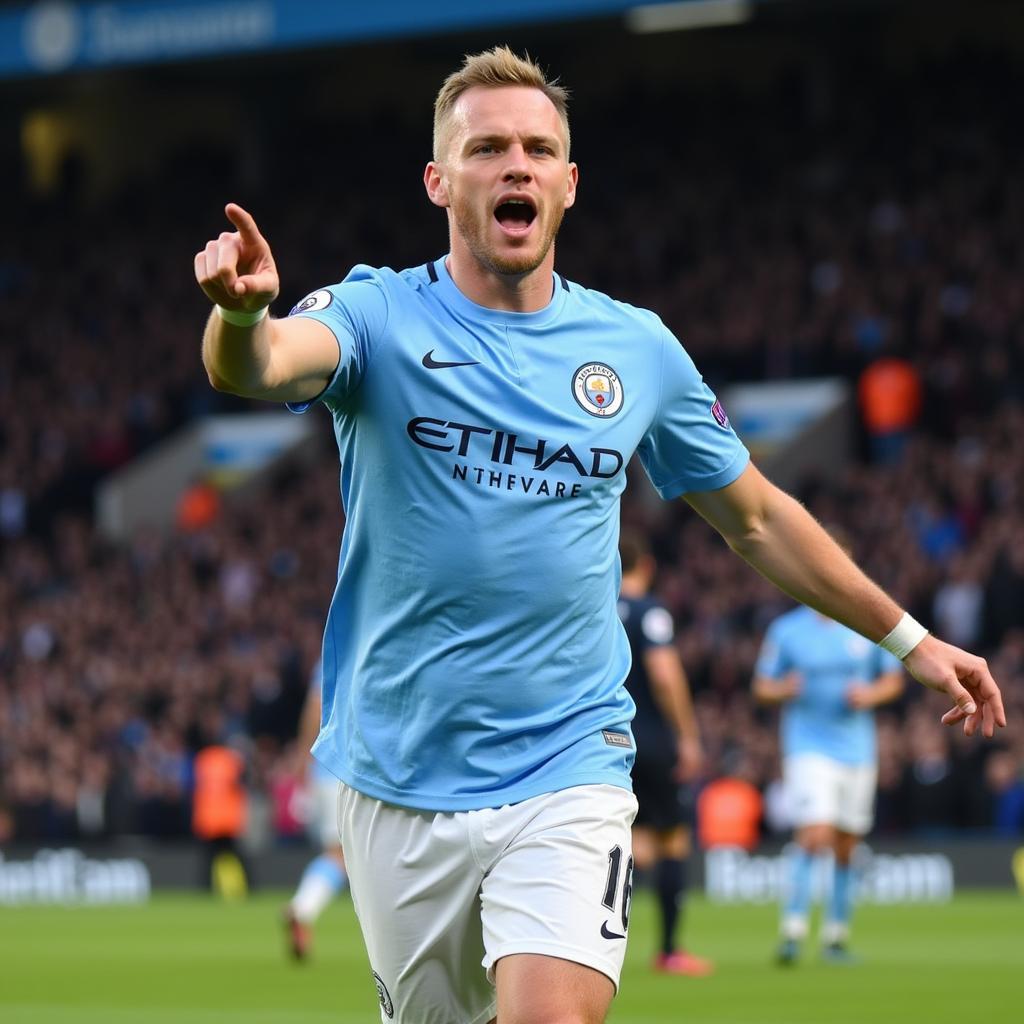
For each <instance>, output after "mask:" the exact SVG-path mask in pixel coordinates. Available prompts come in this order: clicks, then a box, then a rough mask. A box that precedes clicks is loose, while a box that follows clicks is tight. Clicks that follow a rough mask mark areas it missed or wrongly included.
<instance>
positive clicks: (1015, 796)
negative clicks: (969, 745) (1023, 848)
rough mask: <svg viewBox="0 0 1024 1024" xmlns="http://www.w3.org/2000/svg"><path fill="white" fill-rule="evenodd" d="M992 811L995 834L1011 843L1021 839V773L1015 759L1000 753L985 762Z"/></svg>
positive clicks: (1023, 800)
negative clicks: (1009, 840) (991, 797)
mask: <svg viewBox="0 0 1024 1024" xmlns="http://www.w3.org/2000/svg"><path fill="white" fill-rule="evenodd" d="M986 781H987V782H988V786H989V789H990V790H991V792H992V795H993V798H994V803H995V808H994V812H993V816H992V820H993V824H994V825H995V829H996V832H998V833H999V834H1000V835H1003V836H1006V837H1007V838H1008V839H1015V838H1019V837H1021V836H1024V771H1022V769H1021V764H1020V761H1019V759H1018V758H1016V757H1014V755H1013V754H1012V753H1011V752H1010V751H1008V750H1000V751H997V752H996V753H994V754H993V755H992V756H991V757H990V758H989V759H988V765H987V779H986Z"/></svg>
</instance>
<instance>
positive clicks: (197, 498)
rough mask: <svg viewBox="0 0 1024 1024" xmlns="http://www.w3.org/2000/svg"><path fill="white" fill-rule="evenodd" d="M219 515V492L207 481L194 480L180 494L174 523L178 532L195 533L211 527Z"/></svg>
mask: <svg viewBox="0 0 1024 1024" xmlns="http://www.w3.org/2000/svg"><path fill="white" fill-rule="evenodd" d="M219 514H220V491H218V490H217V488H216V487H214V486H213V484H211V483H210V482H209V481H208V480H203V479H200V480H194V481H193V482H192V483H191V484H189V486H188V487H186V488H185V490H184V491H182V493H181V497H180V498H179V499H178V507H177V508H176V509H175V515H174V521H175V525H176V526H177V527H178V529H179V530H183V531H185V532H186V533H196V532H198V531H199V530H204V529H206V527H208V526H211V525H212V524H213V521H214V520H215V519H216V518H217V516H218V515H219Z"/></svg>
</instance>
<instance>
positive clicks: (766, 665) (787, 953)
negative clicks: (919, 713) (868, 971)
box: [754, 608, 903, 964]
mask: <svg viewBox="0 0 1024 1024" xmlns="http://www.w3.org/2000/svg"><path fill="white" fill-rule="evenodd" d="M902 692H903V666H902V665H901V664H900V662H899V659H897V658H895V657H894V656H893V655H892V654H889V653H888V652H886V651H884V650H882V649H881V648H879V647H876V646H875V645H874V644H871V643H869V642H868V641H867V640H865V639H864V638H863V637H862V636H859V635H858V634H857V633H854V632H853V631H852V630H850V629H847V628H846V626H841V625H840V624H839V623H838V622H833V621H832V620H831V619H828V618H826V617H825V616H823V615H819V614H818V613H817V612H815V611H812V610H811V609H810V608H797V609H796V610H794V611H791V612H788V613H787V614H785V615H783V616H781V617H780V618H778V619H776V620H775V621H774V622H773V623H772V624H771V626H770V627H769V628H768V632H767V634H766V636H765V640H764V645H763V647H762V649H761V654H760V656H759V658H758V661H757V668H756V672H755V675H754V695H755V696H756V697H757V698H758V700H760V701H763V702H764V703H766V704H781V705H783V711H782V744H781V745H782V757H783V776H784V782H785V787H786V792H787V796H788V798H789V802H790V807H791V811H792V814H793V819H794V824H795V825H796V828H797V833H796V851H795V854H794V856H793V859H792V861H791V865H790V879H789V892H788V894H787V898H786V902H785V906H784V908H783V915H782V923H781V932H782V938H781V942H780V945H779V950H778V954H777V959H778V961H779V963H781V964H791V963H793V962H795V961H796V959H797V957H798V955H799V951H800V943H801V942H802V941H803V940H804V939H805V938H806V937H807V932H808V917H809V914H810V905H811V885H812V877H813V868H814V861H815V858H816V857H817V856H818V855H820V854H823V853H826V852H829V851H830V852H832V854H833V855H834V858H835V861H834V868H833V873H832V891H831V894H830V898H829V901H828V906H827V911H826V916H825V920H824V921H823V924H822V929H821V938H822V951H823V955H824V956H825V958H826V959H829V960H832V961H836V962H848V961H849V960H850V959H851V958H850V954H849V951H848V949H847V940H848V938H849V931H850V916H851V911H852V906H853V877H852V868H851V865H850V861H851V857H852V855H853V851H854V848H855V846H856V845H857V842H858V840H859V839H860V838H861V837H862V836H864V835H866V834H867V833H868V832H869V831H870V830H871V823H872V819H873V815H874V799H875V782H876V779H877V775H878V765H877V750H876V738H875V723H874V715H873V713H872V712H873V709H874V708H876V707H878V706H879V705H880V704H885V703H887V702H889V701H892V700H895V699H896V698H897V697H899V696H900V694H901V693H902Z"/></svg>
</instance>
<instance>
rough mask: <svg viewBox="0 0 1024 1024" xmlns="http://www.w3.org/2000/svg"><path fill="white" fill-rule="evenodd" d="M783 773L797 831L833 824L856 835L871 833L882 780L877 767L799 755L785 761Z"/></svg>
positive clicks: (813, 755)
mask: <svg viewBox="0 0 1024 1024" xmlns="http://www.w3.org/2000/svg"><path fill="white" fill-rule="evenodd" d="M782 774H783V778H784V781H785V784H786V796H787V800H788V803H789V811H790V815H791V817H792V820H793V824H794V825H795V826H796V827H797V828H800V827H802V826H804V825H832V826H833V827H834V828H837V829H839V830H840V831H842V832H849V833H851V834H852V835H855V836H863V835H867V833H868V832H870V831H871V824H872V822H873V821H874V808H875V785H876V783H877V781H878V768H877V766H876V765H875V764H844V763H843V762H842V761H836V760H834V759H833V758H831V757H825V756H824V755H823V754H796V755H794V756H793V757H787V758H786V759H785V760H784V761H783V765H782Z"/></svg>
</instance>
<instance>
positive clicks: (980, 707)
mask: <svg viewBox="0 0 1024 1024" xmlns="http://www.w3.org/2000/svg"><path fill="white" fill-rule="evenodd" d="M686 500H687V501H688V502H689V503H690V504H691V505H692V506H693V507H694V508H695V509H696V510H697V512H699V513H700V515H701V516H702V517H703V518H704V519H706V520H707V521H708V522H709V523H710V524H711V525H712V526H713V527H714V528H715V529H716V530H718V532H719V533H720V534H721V535H722V536H723V537H724V538H725V540H726V542H727V543H728V544H729V546H730V547H731V548H732V549H733V550H734V551H735V552H736V553H737V554H739V555H741V556H742V557H743V558H744V559H745V560H746V561H747V562H749V563H750V564H751V565H752V566H753V567H754V568H755V569H757V571H758V572H760V573H761V574H762V575H763V576H765V577H766V578H767V579H769V580H771V582H772V583H774V584H775V585H776V586H777V587H779V588H780V589H781V590H784V591H785V592H786V593H787V594H789V595H790V596H791V597H794V598H795V599H796V600H797V601H800V602H802V603H803V604H806V605H809V606H810V607H811V608H814V609H815V610H817V611H819V612H821V613H822V614H824V615H827V616H828V617H829V618H832V619H835V620H836V621H837V622H842V623H843V624H844V625H846V626H849V627H850V628H851V629H854V630H856V631H857V632H858V633H860V634H861V635H862V636H865V637H867V638H868V639H869V640H873V641H875V642H876V643H877V642H878V641H879V640H881V639H882V638H883V637H885V636H887V635H888V634H889V633H890V632H891V631H892V629H893V627H895V626H896V624H897V622H899V621H900V619H901V618H902V615H903V610H902V609H901V608H900V607H899V605H897V604H896V602H895V601H893V599H892V598H891V597H889V595H888V594H886V593H885V592H884V591H883V590H882V589H881V588H880V587H879V586H877V584H875V583H873V582H872V581H871V580H869V579H868V577H867V576H865V575H864V573H863V572H861V570H860V569H858V568H857V566H856V565H855V564H854V563H853V562H852V561H851V560H850V558H848V557H847V555H846V554H845V553H844V552H843V551H842V549H841V548H840V547H839V545H838V544H836V543H835V541H833V540H832V538H831V537H830V536H829V535H828V533H826V532H825V530H824V529H823V528H822V527H821V526H820V525H819V523H818V522H817V521H816V520H815V519H814V517H813V516H812V515H811V514H810V513H809V512H808V511H807V510H806V509H805V508H804V507H803V506H802V505H801V504H800V503H799V502H798V501H796V499H795V498H792V497H791V496H790V495H788V494H786V493H785V492H784V491H781V490H779V488H778V487H776V486H775V485H774V484H772V483H770V482H769V481H768V480H766V479H765V478H764V477H763V476H762V475H761V473H760V472H759V471H758V470H757V469H756V468H755V467H754V466H753V465H750V466H748V467H747V468H746V469H745V470H744V471H743V473H742V474H740V476H739V477H738V478H737V479H736V480H735V481H734V482H733V483H731V484H729V485H728V486H727V487H722V488H720V489H719V490H717V491H707V492H702V493H691V494H687V495H686ZM903 661H904V664H905V665H906V668H907V671H909V672H910V674H911V675H912V676H914V678H915V679H917V680H918V681H919V682H921V683H923V684H924V685H925V686H928V687H930V688H931V689H933V690H938V691H939V692H940V693H945V694H948V695H949V696H950V697H951V698H952V700H953V701H954V707H953V708H951V709H950V710H949V711H947V712H946V714H945V715H943V717H942V721H943V722H944V723H945V724H947V725H952V724H953V723H955V722H959V721H963V722H964V731H965V732H966V733H967V734H968V735H973V734H974V733H975V732H976V731H977V729H978V727H979V726H981V727H982V731H983V732H984V734H985V735H986V736H991V735H992V734H993V733H994V731H995V727H996V726H997V725H998V726H1004V725H1006V715H1005V712H1004V711H1003V702H1002V697H1001V696H1000V693H999V688H998V686H996V683H995V680H993V678H992V675H991V673H990V672H989V670H988V665H987V664H986V663H985V661H984V659H983V658H978V657H976V656H975V655H973V654H969V653H968V652H966V651H962V650H960V649H959V648H958V647H953V646H952V645H951V644H947V643H944V642H943V641H942V640H939V639H938V638H937V637H934V636H931V635H928V636H926V637H925V638H924V639H923V640H921V642H920V643H918V644H917V646H916V647H914V649H913V650H912V651H911V652H910V653H909V654H907V655H906V656H905V658H904V659H903Z"/></svg>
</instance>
